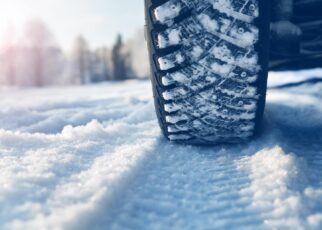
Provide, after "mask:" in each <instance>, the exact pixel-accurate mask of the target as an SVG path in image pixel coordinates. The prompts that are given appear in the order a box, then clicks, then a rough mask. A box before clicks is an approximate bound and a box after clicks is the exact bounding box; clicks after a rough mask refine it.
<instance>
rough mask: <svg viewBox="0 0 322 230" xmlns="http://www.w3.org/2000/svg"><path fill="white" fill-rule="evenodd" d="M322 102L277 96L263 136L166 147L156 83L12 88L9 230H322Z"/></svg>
mask: <svg viewBox="0 0 322 230" xmlns="http://www.w3.org/2000/svg"><path fill="white" fill-rule="evenodd" d="M312 76H314V77H319V76H320V77H321V76H322V71H321V70H314V71H313V70H312V71H308V72H303V71H300V72H287V73H272V74H270V77H271V80H270V85H274V86H275V85H279V84H280V83H281V82H283V83H286V82H298V81H302V80H305V79H307V78H308V77H312ZM178 78H181V79H182V80H185V78H184V77H183V76H182V77H180V76H178ZM182 93H184V91H182ZM321 97H322V84H321V83H318V84H315V85H301V86H298V87H294V88H289V89H283V90H282V89H281V90H270V91H269V92H268V100H267V108H266V113H265V121H264V132H263V134H262V135H261V136H260V137H259V138H257V139H255V140H253V141H251V142H250V143H246V144H241V145H221V146H213V147H195V146H183V145H176V144H173V143H169V142H168V141H166V140H164V138H163V137H162V134H161V132H160V130H159V127H158V123H157V120H156V117H155V114H154V105H153V99H152V98H153V96H152V90H151V86H150V82H147V81H146V82H145V81H138V82H137V81H129V82H126V83H109V84H102V85H93V86H86V87H67V88H45V89H32V88H29V89H10V88H7V89H1V90H0V98H1V100H0V169H1V170H0V229H4V230H6V229H206V228H208V229H209V228H210V229H321V228H322V179H321V174H322V152H321V151H322V106H321ZM241 106H242V105H241ZM245 106H246V105H245ZM176 109H178V108H177V107H176V104H171V105H170V104H169V105H167V108H166V110H167V111H175V110H176ZM172 119H173V117H172ZM176 119H180V120H184V119H185V117H177V118H176ZM170 122H171V121H170ZM244 128H245V129H250V128H252V127H247V126H245V127H244ZM172 129H173V130H174V129H180V127H175V126H173V127H172ZM173 138H181V139H185V138H186V137H185V136H184V135H181V136H177V135H176V136H175V137H173Z"/></svg>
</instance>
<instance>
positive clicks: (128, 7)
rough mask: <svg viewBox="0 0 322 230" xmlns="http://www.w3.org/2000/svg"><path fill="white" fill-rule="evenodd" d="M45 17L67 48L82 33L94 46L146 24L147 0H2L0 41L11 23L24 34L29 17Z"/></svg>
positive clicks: (131, 32)
mask: <svg viewBox="0 0 322 230" xmlns="http://www.w3.org/2000/svg"><path fill="white" fill-rule="evenodd" d="M32 18H39V19H42V20H43V21H44V22H45V23H46V24H47V25H48V27H49V29H50V30H51V31H52V33H53V34H54V35H55V38H56V41H57V42H58V43H59V44H60V45H61V46H62V47H63V48H65V49H70V48H71V47H72V44H73V41H74V40H75V37H76V36H77V35H79V34H82V35H83V36H85V37H86V39H87V40H88V41H89V43H90V45H91V47H99V46H102V45H111V44H113V42H114V40H115V38H116V35H117V34H118V33H121V34H122V35H124V37H125V39H126V38H129V37H131V36H133V35H134V33H135V32H136V31H137V30H138V29H140V28H142V27H143V24H144V1H143V0H0V40H1V39H2V37H3V36H2V35H3V34H4V33H5V31H6V30H7V28H8V26H9V25H11V26H12V25H14V27H15V30H16V31H18V32H17V34H19V33H21V31H22V27H23V25H24V24H25V23H26V21H27V20H28V19H32Z"/></svg>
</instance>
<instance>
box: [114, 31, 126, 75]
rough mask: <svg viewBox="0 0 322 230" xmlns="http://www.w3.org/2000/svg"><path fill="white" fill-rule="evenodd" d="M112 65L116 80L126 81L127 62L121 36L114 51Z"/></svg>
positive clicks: (118, 37)
mask: <svg viewBox="0 0 322 230" xmlns="http://www.w3.org/2000/svg"><path fill="white" fill-rule="evenodd" d="M112 65H113V77H114V80H125V79H126V75H127V70H126V68H127V67H126V60H125V57H124V55H123V41H122V36H121V35H120V34H119V35H118V36H117V39H116V43H115V45H114V47H113V50H112Z"/></svg>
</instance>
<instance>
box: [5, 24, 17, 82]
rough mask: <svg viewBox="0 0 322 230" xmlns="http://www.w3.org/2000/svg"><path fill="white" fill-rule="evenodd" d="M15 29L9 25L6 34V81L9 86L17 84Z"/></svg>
mask: <svg viewBox="0 0 322 230" xmlns="http://www.w3.org/2000/svg"><path fill="white" fill-rule="evenodd" d="M15 38H16V33H15V28H14V26H13V25H9V26H8V28H7V29H6V31H5V33H4V62H5V63H4V66H5V74H6V79H7V82H8V84H9V85H15V84H16V47H15V44H14V43H15V42H14V41H15Z"/></svg>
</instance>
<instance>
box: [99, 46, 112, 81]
mask: <svg viewBox="0 0 322 230" xmlns="http://www.w3.org/2000/svg"><path fill="white" fill-rule="evenodd" d="M96 57H97V62H98V64H99V68H100V74H101V75H102V80H103V81H108V80H111V74H110V70H109V50H108V48H106V47H102V48H99V49H97V50H96Z"/></svg>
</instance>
